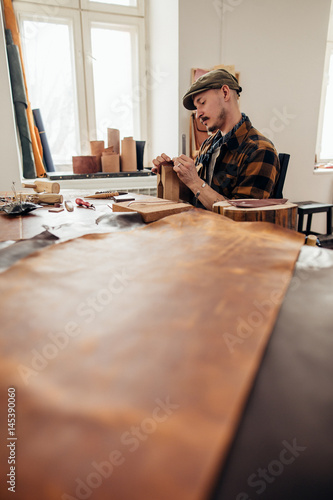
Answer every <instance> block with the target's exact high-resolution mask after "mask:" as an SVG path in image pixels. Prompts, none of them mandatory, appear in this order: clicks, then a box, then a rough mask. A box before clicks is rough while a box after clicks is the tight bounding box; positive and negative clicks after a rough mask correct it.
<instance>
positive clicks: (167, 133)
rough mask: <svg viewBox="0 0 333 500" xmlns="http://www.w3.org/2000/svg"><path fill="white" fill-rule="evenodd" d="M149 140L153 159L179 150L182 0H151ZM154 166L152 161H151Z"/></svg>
mask: <svg viewBox="0 0 333 500" xmlns="http://www.w3.org/2000/svg"><path fill="white" fill-rule="evenodd" d="M146 11H147V12H146V15H147V31H148V33H147V48H148V58H147V68H148V76H149V82H150V85H148V86H147V97H148V140H147V146H148V151H149V152H150V155H151V158H149V160H151V159H153V158H155V157H156V156H158V155H159V154H161V153H166V154H168V155H170V156H171V157H172V156H175V155H176V154H177V151H178V137H179V105H178V88H179V74H178V54H179V34H178V25H179V19H178V0H167V1H164V0H162V1H161V0H158V1H157V0H147V9H146ZM149 163H150V162H149Z"/></svg>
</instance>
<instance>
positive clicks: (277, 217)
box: [213, 201, 297, 230]
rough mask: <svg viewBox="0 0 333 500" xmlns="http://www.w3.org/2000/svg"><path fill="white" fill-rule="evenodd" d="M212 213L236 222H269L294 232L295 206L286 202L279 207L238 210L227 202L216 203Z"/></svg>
mask: <svg viewBox="0 0 333 500" xmlns="http://www.w3.org/2000/svg"><path fill="white" fill-rule="evenodd" d="M213 212H217V213H219V214H221V215H225V216H226V217H229V219H232V220H234V221H238V222H245V221H246V222H255V221H256V222H258V221H261V222H271V223H273V224H277V225H279V226H282V227H286V228H288V229H293V230H296V217H297V205H295V204H294V203H290V202H288V201H287V202H286V203H284V204H281V205H270V206H268V207H260V208H239V207H234V206H232V205H230V204H229V203H228V202H227V201H218V202H217V203H214V205H213Z"/></svg>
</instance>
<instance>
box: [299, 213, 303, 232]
mask: <svg viewBox="0 0 333 500" xmlns="http://www.w3.org/2000/svg"><path fill="white" fill-rule="evenodd" d="M303 218H304V214H303V212H298V228H297V231H298V232H299V233H301V232H302V231H303Z"/></svg>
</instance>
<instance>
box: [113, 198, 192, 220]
mask: <svg viewBox="0 0 333 500" xmlns="http://www.w3.org/2000/svg"><path fill="white" fill-rule="evenodd" d="M192 208H193V206H192V205H189V204H188V203H178V202H176V201H171V200H164V199H163V200H162V199H161V198H155V197H154V196H147V197H142V198H141V197H140V199H138V200H134V201H123V202H120V203H114V204H113V207H112V210H113V211H114V212H138V213H139V214H141V216H142V218H143V220H144V222H154V221H157V220H159V219H162V218H163V217H167V216H168V215H173V214H178V213H180V212H184V211H186V210H191V209H192Z"/></svg>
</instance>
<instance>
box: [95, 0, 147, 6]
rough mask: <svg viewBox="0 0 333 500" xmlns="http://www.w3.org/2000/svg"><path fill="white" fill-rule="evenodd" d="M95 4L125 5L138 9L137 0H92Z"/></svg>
mask: <svg viewBox="0 0 333 500" xmlns="http://www.w3.org/2000/svg"><path fill="white" fill-rule="evenodd" d="M90 2H93V3H106V4H108V5H123V6H125V7H137V0H90Z"/></svg>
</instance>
